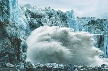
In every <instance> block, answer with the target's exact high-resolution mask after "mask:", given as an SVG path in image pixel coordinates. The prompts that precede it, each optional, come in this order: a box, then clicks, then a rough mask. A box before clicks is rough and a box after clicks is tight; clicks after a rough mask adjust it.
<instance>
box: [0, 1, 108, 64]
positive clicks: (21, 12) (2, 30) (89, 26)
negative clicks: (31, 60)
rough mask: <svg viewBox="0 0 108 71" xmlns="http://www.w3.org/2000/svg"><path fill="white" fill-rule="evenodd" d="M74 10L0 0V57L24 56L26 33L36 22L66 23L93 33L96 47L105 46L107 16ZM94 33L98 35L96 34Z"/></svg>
mask: <svg viewBox="0 0 108 71" xmlns="http://www.w3.org/2000/svg"><path fill="white" fill-rule="evenodd" d="M73 13H74V11H73V10H71V11H66V12H62V11H60V10H54V9H51V8H50V7H48V8H45V9H41V8H37V7H32V6H31V5H29V4H26V5H25V6H23V7H20V6H18V2H17V0H0V60H1V61H3V60H4V61H5V62H11V63H13V64H14V63H15V62H16V63H17V62H20V61H23V62H24V61H25V59H26V49H27V46H26V42H25V40H26V39H27V37H28V35H29V34H30V32H31V31H33V30H34V29H36V28H38V27H40V26H46V25H48V26H59V27H70V28H73V31H86V32H90V33H91V34H96V35H95V40H96V44H95V46H96V47H97V48H100V49H101V50H103V51H104V52H105V54H104V56H105V57H107V55H108V53H107V48H108V32H107V30H108V20H107V19H98V18H95V17H82V18H79V17H75V16H74V15H73ZM97 34H98V35H97Z"/></svg>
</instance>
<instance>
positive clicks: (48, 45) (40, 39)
mask: <svg viewBox="0 0 108 71" xmlns="http://www.w3.org/2000/svg"><path fill="white" fill-rule="evenodd" d="M27 45H28V49H27V60H31V62H32V63H62V64H73V65H98V66H99V65H101V64H103V63H104V61H103V60H102V59H101V58H99V55H100V54H103V52H102V51H101V50H99V49H98V48H96V47H94V39H93V35H92V34H89V33H87V32H72V29H70V28H66V27H62V28H60V27H58V26H52V27H49V26H43V27H39V28H37V29H35V30H34V31H33V32H32V33H31V34H30V36H29V37H28V39H27Z"/></svg>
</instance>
